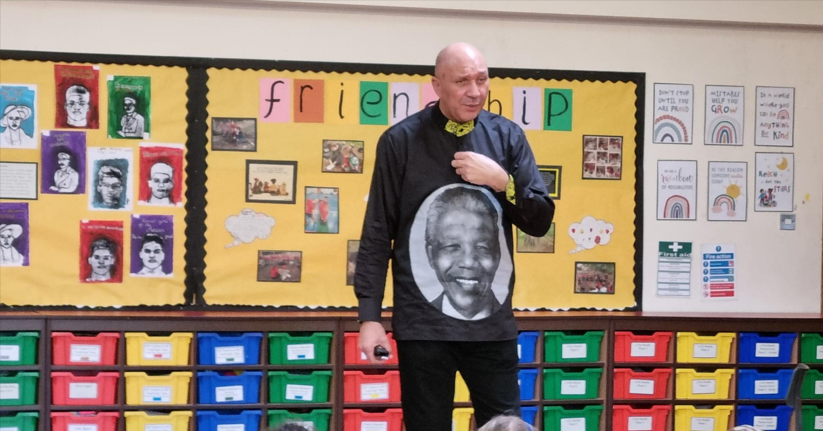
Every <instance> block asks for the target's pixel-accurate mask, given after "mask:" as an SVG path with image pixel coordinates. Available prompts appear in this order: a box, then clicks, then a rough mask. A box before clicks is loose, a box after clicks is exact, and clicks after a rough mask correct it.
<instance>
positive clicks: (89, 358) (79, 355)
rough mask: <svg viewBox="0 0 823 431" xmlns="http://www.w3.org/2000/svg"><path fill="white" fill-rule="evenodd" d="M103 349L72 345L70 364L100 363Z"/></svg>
mask: <svg viewBox="0 0 823 431" xmlns="http://www.w3.org/2000/svg"><path fill="white" fill-rule="evenodd" d="M101 350H102V349H101V348H100V346H98V345H95V344H72V345H71V347H70V348H69V362H72V363H84V362H91V363H95V364H96V363H99V362H100V352H101Z"/></svg>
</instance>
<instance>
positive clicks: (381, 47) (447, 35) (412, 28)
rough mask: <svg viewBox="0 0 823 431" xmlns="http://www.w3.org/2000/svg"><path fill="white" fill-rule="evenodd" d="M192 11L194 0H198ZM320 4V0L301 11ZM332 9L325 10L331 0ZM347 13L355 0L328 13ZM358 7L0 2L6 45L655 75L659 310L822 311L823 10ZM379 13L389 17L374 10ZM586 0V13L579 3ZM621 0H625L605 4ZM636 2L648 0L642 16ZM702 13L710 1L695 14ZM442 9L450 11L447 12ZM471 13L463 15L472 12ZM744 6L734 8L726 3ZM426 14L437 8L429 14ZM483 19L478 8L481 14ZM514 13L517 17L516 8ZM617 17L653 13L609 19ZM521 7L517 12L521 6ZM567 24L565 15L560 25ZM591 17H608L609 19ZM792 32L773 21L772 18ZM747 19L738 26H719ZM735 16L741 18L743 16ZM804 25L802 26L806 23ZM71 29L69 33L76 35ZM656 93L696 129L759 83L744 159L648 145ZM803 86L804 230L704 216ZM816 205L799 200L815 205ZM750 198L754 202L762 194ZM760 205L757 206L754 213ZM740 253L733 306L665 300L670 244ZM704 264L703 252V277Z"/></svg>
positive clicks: (798, 159) (652, 236)
mask: <svg viewBox="0 0 823 431" xmlns="http://www.w3.org/2000/svg"><path fill="white" fill-rule="evenodd" d="M191 3H194V2H191ZM304 3H317V2H304ZM327 3H328V2H327ZM331 3H347V2H339V1H338V2H331ZM348 3H357V5H345V4H343V5H340V4H338V5H334V4H323V5H320V6H318V5H316V4H298V3H296V2H276V1H272V0H268V1H267V0H257V1H246V2H228V1H226V2H217V1H211V2H199V3H195V4H196V6H192V5H190V4H186V5H184V4H182V3H169V2H166V3H162V4H161V3H157V2H148V1H146V2H95V1H80V2H41V1H8V0H4V1H2V3H0V48H2V49H14V50H39V51H61V52H82V53H106V54H139V55H156V56H192V57H223V58H254V59H278V60H307V61H332V62H357V63H389V64H425V65H428V64H432V62H433V58H434V55H435V54H436V53H437V51H438V50H439V49H440V48H442V47H443V46H444V45H445V44H447V43H449V42H453V41H456V40H466V41H470V42H472V43H474V44H475V45H477V46H478V47H479V48H480V49H481V50H483V51H484V53H485V54H486V58H487V60H488V61H489V64H490V66H492V67H494V66H498V67H513V68H536V69H571V70H603V71H607V70H610V71H628V72H644V73H646V78H647V91H646V106H647V115H646V124H647V127H646V129H647V130H646V133H645V140H646V142H647V144H646V147H645V160H644V171H645V175H646V179H647V181H646V184H645V189H646V196H645V203H644V205H645V211H644V218H645V226H644V235H645V237H644V247H645V249H646V250H647V251H648V252H647V253H646V257H645V258H644V272H643V280H644V284H645V286H646V287H645V292H644V295H643V296H644V297H643V302H644V309H645V310H648V311H708V312H730V311H751V312H770V311H774V312H819V311H820V304H821V243H822V242H823V241H822V239H823V226H821V225H822V224H823V223H822V222H821V220H822V219H823V205H822V204H821V202H823V175H821V168H823V102H822V101H823V79H821V72H820V71H821V70H823V55H821V53H823V22H821V21H823V18H821V17H823V3H821V2H779V1H764V2H757V1H737V2H725V3H723V2H682V1H681V2H671V3H672V12H671V13H672V14H677V13H679V14H681V15H677V16H679V17H681V18H683V19H686V20H699V21H703V22H701V23H698V22H695V21H684V22H678V21H677V20H660V21H654V19H656V18H664V15H665V14H666V13H667V10H665V9H661V6H660V5H659V4H658V3H669V2H627V3H625V4H624V6H625V8H626V10H625V12H623V13H621V10H622V9H621V8H620V7H619V6H615V5H611V6H606V5H600V6H601V7H599V8H594V10H592V9H591V7H590V6H585V5H583V4H585V3H591V2H558V5H557V7H556V9H553V8H554V6H550V5H551V4H552V3H554V2H522V1H521V2H515V3H514V4H513V5H512V6H506V8H514V9H515V10H514V11H513V12H517V13H493V12H483V9H486V10H501V9H504V8H503V7H502V6H501V5H500V4H494V2H457V1H451V2H420V3H418V2H408V1H406V2H401V3H400V4H399V5H400V6H406V7H409V6H415V5H418V4H419V5H422V6H420V7H417V8H416V9H403V8H400V9H398V8H393V7H392V6H391V2H386V1H383V2H365V1H360V2H348ZM369 3H375V4H377V6H379V7H375V8H372V7H370V6H369ZM576 3H580V4H579V5H576V6H575V4H576ZM598 3H617V4H619V2H598ZM638 3H642V5H639V4H638ZM695 3H697V4H700V6H696V5H695ZM437 4H439V5H440V7H441V8H446V9H449V10H446V11H435V10H433V9H436V8H437V7H438V6H437ZM475 4H477V5H478V6H476V7H475V11H474V12H472V13H470V14H467V15H464V14H461V13H459V12H457V9H459V8H465V7H467V6H469V5H475ZM730 4H733V5H734V6H729V5H730ZM421 7H424V8H423V9H421ZM478 10H479V11H480V12H478ZM506 10H508V9H506ZM606 11H608V12H609V13H611V14H613V15H622V16H634V17H641V18H643V19H642V20H633V19H625V18H621V19H614V20H612V19H604V18H602V16H603V15H604V13H606ZM510 12H511V11H510ZM558 14H559V15H565V16H564V17H562V18H561V17H558ZM579 15H591V16H599V17H597V18H596V19H593V18H586V17H581V16H579ZM772 16H773V17H774V21H773V22H777V23H779V24H781V25H778V26H765V25H760V24H752V25H748V24H743V23H747V22H748V23H763V22H767V21H768V20H769V19H770V17H772ZM712 17H718V18H717V19H720V20H721V21H737V24H735V25H733V26H726V27H724V26H723V24H718V23H714V24H712V23H710V22H709V21H712ZM735 18H737V19H735ZM793 26H794V27H793ZM66 27H68V28H69V29H70V30H68V31H66V30H63V29H64V28H66ZM655 82H677V83H691V84H694V86H695V90H696V96H697V97H696V102H695V111H696V112H695V117H694V118H695V121H694V132H695V135H696V136H700V135H701V133H702V130H703V120H702V118H703V106H702V96H703V89H704V86H705V85H706V84H727V85H744V86H745V87H746V130H745V136H746V140H745V145H744V146H743V147H742V148H718V147H707V146H704V145H702V142H701V141H700V140H697V142H696V144H695V145H691V146H674V145H653V144H651V141H652V140H651V136H650V134H649V131H650V126H649V124H650V122H651V109H652V106H653V103H652V97H651V91H652V86H653V83H655ZM757 85H770V86H790V87H795V89H796V90H795V91H796V96H795V97H796V107H795V112H796V121H795V139H794V141H795V147H794V148H793V149H791V150H789V151H793V152H794V153H795V164H796V166H795V170H796V177H795V185H796V193H795V203H796V204H797V210H796V212H795V213H796V214H797V230H796V231H794V232H787V231H780V230H778V214H777V213H759V212H754V211H752V206H751V203H750V204H749V211H748V213H749V215H748V221H747V222H745V223H718V222H713V223H709V222H707V221H706V214H705V200H706V182H707V181H706V175H705V173H706V166H707V162H708V161H709V160H741V161H747V162H749V184H748V190H749V192H750V193H751V191H752V189H753V185H754V179H753V171H754V153H755V150H757V151H783V150H785V149H782V148H767V147H754V146H753V142H752V141H753V136H754V121H752V119H753V118H754V89H755V86H757ZM678 158H682V159H696V160H698V162H699V163H698V170H699V181H698V186H699V188H698V202H699V203H700V204H699V207H698V211H699V214H698V221H696V222H674V221H656V220H655V218H656V217H655V208H656V206H655V204H656V195H655V184H654V181H655V173H656V170H657V166H656V161H657V160H658V159H678ZM806 194H809V195H810V197H811V199H810V201H809V202H808V203H806V204H801V200H802V197H803V196H804V195H806ZM750 196H751V195H750ZM752 200H753V199H750V202H751V201H752ZM670 239H676V240H683V241H688V240H691V241H693V242H694V244H695V247H698V249H699V245H700V244H702V243H714V242H723V243H725V242H728V243H734V244H736V246H737V253H738V262H737V265H738V271H739V283H738V295H739V298H738V299H737V300H736V301H734V302H724V301H720V302H706V301H703V300H700V299H699V298H698V295H697V294H696V293H695V292H699V290H698V288H699V283H698V280H699V275H698V274H697V273H696V272H695V274H693V284H694V285H693V287H692V289H693V295H692V298H691V299H661V298H656V297H655V284H654V283H655V279H656V269H655V268H656V253H655V251H656V250H657V241H659V240H670ZM698 264H699V261H698V260H697V257H696V258H695V261H694V266H695V268H696V267H697V265H698Z"/></svg>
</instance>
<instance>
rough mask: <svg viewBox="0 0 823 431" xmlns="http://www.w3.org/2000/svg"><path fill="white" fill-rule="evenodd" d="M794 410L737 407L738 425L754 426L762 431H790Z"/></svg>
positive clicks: (782, 407) (785, 407)
mask: <svg viewBox="0 0 823 431" xmlns="http://www.w3.org/2000/svg"><path fill="white" fill-rule="evenodd" d="M791 417H792V408H791V407H789V406H777V407H775V408H763V407H757V406H737V418H736V420H735V422H737V425H738V426H739V425H752V426H754V427H756V428H759V429H762V430H774V431H789V424H790V423H791Z"/></svg>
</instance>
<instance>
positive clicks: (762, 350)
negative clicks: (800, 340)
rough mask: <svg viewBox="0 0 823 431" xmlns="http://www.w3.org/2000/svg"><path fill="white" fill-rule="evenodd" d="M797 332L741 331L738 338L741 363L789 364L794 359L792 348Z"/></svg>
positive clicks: (739, 360)
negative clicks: (766, 334) (770, 334)
mask: <svg viewBox="0 0 823 431" xmlns="http://www.w3.org/2000/svg"><path fill="white" fill-rule="evenodd" d="M796 339H797V334H794V333H790V332H789V333H784V334H779V335H775V336H765V335H760V334H757V333H754V332H741V333H740V338H739V339H738V340H739V341H738V345H739V349H738V350H739V354H738V358H737V362H739V363H741V364H788V363H790V362H791V361H792V348H793V347H794V340H796Z"/></svg>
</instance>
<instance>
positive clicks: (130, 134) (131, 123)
mask: <svg viewBox="0 0 823 431" xmlns="http://www.w3.org/2000/svg"><path fill="white" fill-rule="evenodd" d="M123 109H125V111H126V113H125V114H123V118H121V119H120V131H119V132H117V134H119V135H120V136H124V137H126V138H142V137H143V133H144V132H145V131H146V126H145V122H146V120H145V119H144V118H143V116H142V115H140V114H138V113H137V98H136V97H134V96H126V97H124V98H123Z"/></svg>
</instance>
